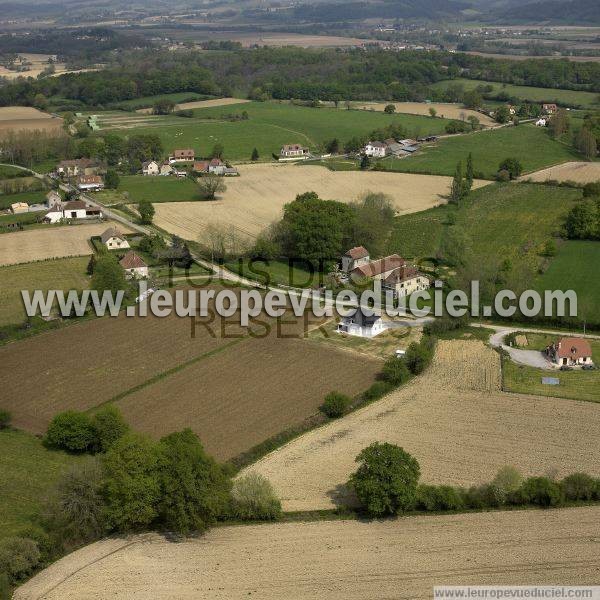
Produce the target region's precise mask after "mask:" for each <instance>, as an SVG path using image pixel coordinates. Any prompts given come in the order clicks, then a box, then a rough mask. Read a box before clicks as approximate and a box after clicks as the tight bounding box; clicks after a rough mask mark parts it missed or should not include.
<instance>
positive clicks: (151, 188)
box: [95, 175, 202, 204]
mask: <svg viewBox="0 0 600 600" xmlns="http://www.w3.org/2000/svg"><path fill="white" fill-rule="evenodd" d="M95 196H96V197H97V198H98V200H99V201H101V202H103V203H105V204H131V203H135V202H140V201H141V200H149V201H151V202H189V201H194V200H202V198H201V196H200V192H199V190H198V186H197V185H196V184H195V183H194V182H193V181H192V180H191V179H188V178H179V177H150V176H148V177H144V176H143V175H127V176H124V177H121V181H120V183H119V187H118V189H117V190H116V191H114V190H104V191H103V192H99V193H97V194H96V195H95Z"/></svg>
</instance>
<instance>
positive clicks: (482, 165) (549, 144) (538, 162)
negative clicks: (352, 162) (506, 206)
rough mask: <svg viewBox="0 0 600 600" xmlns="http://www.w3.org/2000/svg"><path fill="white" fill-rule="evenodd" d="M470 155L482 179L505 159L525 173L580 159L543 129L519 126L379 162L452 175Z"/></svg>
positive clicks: (406, 170) (388, 166) (452, 139)
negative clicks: (515, 163)
mask: <svg viewBox="0 0 600 600" xmlns="http://www.w3.org/2000/svg"><path fill="white" fill-rule="evenodd" d="M469 153H471V154H472V155H473V165H474V168H475V173H476V176H477V177H480V178H483V179H494V178H495V176H496V173H497V172H498V166H499V164H500V163H501V162H502V161H503V160H504V159H505V158H516V159H518V160H519V161H520V162H521V164H522V165H523V169H524V172H525V173H529V172H531V171H537V170H539V169H542V168H545V167H549V166H551V165H555V164H559V163H563V162H566V161H569V160H581V157H580V155H579V154H578V153H577V152H576V151H575V150H574V149H573V148H571V147H569V146H567V145H566V144H563V143H561V142H558V141H555V140H553V139H552V138H550V136H549V135H548V133H547V132H546V131H545V130H544V129H541V128H539V127H535V126H533V125H521V126H519V127H504V128H502V129H496V130H493V131H482V132H479V133H471V134H467V135H460V136H455V137H449V138H444V139H441V140H439V141H438V142H436V143H435V144H433V145H431V146H425V147H424V148H423V149H422V150H421V151H420V152H418V153H417V154H415V155H414V156H409V157H407V158H401V159H384V160H382V161H380V162H381V164H382V166H384V167H385V168H386V169H389V170H392V171H401V172H404V173H426V174H430V175H449V176H452V175H454V172H455V170H456V165H457V163H458V162H459V161H462V163H463V168H464V167H465V165H466V162H467V157H468V156H469Z"/></svg>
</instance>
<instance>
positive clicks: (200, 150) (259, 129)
mask: <svg viewBox="0 0 600 600" xmlns="http://www.w3.org/2000/svg"><path fill="white" fill-rule="evenodd" d="M244 111H245V112H247V113H248V117H249V118H248V119H247V120H238V121H227V120H221V116H222V115H227V114H236V115H241V114H242V112H244ZM161 123H164V125H162V124H161ZM392 123H395V124H401V125H403V126H404V127H405V128H406V133H407V135H410V136H417V135H419V136H421V135H427V134H440V133H442V132H443V131H444V127H445V125H446V124H447V123H448V121H447V120H445V119H431V118H430V117H422V116H415V115H400V114H397V115H387V114H385V113H381V112H379V113H378V112H369V111H355V110H350V111H344V110H339V109H335V108H308V107H303V106H293V105H291V104H285V103H276V102H249V103H246V104H241V105H239V106H235V105H234V106H219V107H210V108H201V109H195V110H194V118H193V119H183V118H177V117H165V118H164V119H157V120H155V121H154V122H152V123H150V124H148V125H144V126H140V127H134V128H131V129H129V128H127V129H124V130H123V133H124V134H126V135H135V134H140V133H154V134H157V135H158V136H159V137H160V138H161V140H162V142H163V145H164V147H165V150H167V151H170V150H172V149H173V148H187V147H190V148H194V149H195V150H196V153H197V155H198V156H207V155H209V153H210V151H211V149H212V147H213V146H214V145H215V144H216V143H220V144H223V146H224V147H225V158H227V159H230V160H249V159H250V155H251V154H252V149H253V148H257V149H258V152H259V155H260V158H261V159H262V160H264V159H267V160H270V159H271V155H272V154H273V153H275V154H279V150H280V148H281V146H282V145H283V144H291V143H299V144H305V145H307V146H308V147H310V148H311V149H313V150H316V149H317V147H318V145H319V144H320V143H322V142H325V141H327V140H331V139H333V138H337V139H338V140H340V141H341V142H342V143H343V142H346V141H347V140H349V139H350V138H352V137H355V136H367V135H368V134H369V133H370V132H371V131H373V130H375V129H379V128H382V127H385V126H387V125H390V124H392ZM115 131H118V130H116V129H115Z"/></svg>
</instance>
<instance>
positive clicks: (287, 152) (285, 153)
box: [279, 144, 309, 158]
mask: <svg viewBox="0 0 600 600" xmlns="http://www.w3.org/2000/svg"><path fill="white" fill-rule="evenodd" d="M308 154H309V152H308V148H305V147H304V146H301V145H300V144H285V145H283V146H282V147H281V150H280V152H279V156H280V157H281V158H306V157H308Z"/></svg>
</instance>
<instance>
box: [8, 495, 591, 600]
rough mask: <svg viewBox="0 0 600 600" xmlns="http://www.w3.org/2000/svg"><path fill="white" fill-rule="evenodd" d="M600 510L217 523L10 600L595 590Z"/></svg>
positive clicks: (74, 568)
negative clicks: (500, 588) (478, 588)
mask: <svg viewBox="0 0 600 600" xmlns="http://www.w3.org/2000/svg"><path fill="white" fill-rule="evenodd" d="M599 538H600V507H585V508H571V509H561V510H549V511H542V510H536V511H518V512H497V513H494V512H492V513H477V514H465V515H452V516H426V517H409V518H404V519H398V520H395V521H391V520H390V521H381V522H369V523H361V522H358V521H329V522H312V523H287V524H280V525H252V526H246V527H225V528H218V529H213V530H212V531H210V532H209V533H208V534H207V535H206V536H204V537H202V538H199V539H195V540H187V541H184V542H181V543H171V542H167V541H165V540H164V539H162V538H160V537H159V536H157V535H147V536H135V537H132V538H130V539H128V540H105V541H102V542H99V543H97V544H93V545H92V546H88V547H86V548H83V549H82V550H79V551H78V552H75V553H73V554H71V555H70V556H67V557H66V558H64V559H62V560H60V561H59V562H57V563H55V564H54V565H52V566H51V567H49V568H48V569H46V570H45V571H43V572H42V573H40V574H39V575H37V576H36V577H34V578H33V579H32V580H31V581H29V582H28V583H26V584H25V585H24V586H22V587H21V588H19V589H18V590H17V592H16V594H15V596H14V598H15V600H42V599H44V600H69V599H73V600H74V599H77V600H80V599H82V598H86V599H87V598H94V599H95V600H99V599H105V598H107V599H108V598H110V599H111V600H113V599H116V600H118V599H127V600H130V599H134V600H135V599H141V598H144V599H145V598H154V599H157V600H163V599H175V598H177V599H192V598H193V599H194V600H200V599H203V598H206V599H210V600H219V599H223V600H235V599H241V598H249V597H251V598H260V599H261V600H282V599H284V598H290V599H293V600H297V599H315V600H316V599H319V600H321V599H322V598H327V599H328V600H329V599H340V600H348V599H357V600H366V599H375V598H376V599H378V600H380V599H382V598H389V599H392V598H393V599H399V598H431V597H432V587H433V586H434V585H465V584H479V585H486V584H487V585H492V584H493V585H509V584H512V585H527V584H546V585H550V584H554V585H586V584H587V585H593V584H596V583H597V582H598V568H599V567H598V557H597V549H598V548H597V547H598V539H599Z"/></svg>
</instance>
